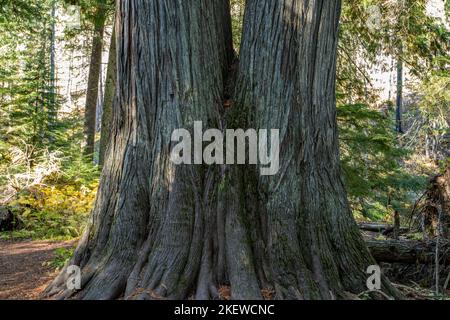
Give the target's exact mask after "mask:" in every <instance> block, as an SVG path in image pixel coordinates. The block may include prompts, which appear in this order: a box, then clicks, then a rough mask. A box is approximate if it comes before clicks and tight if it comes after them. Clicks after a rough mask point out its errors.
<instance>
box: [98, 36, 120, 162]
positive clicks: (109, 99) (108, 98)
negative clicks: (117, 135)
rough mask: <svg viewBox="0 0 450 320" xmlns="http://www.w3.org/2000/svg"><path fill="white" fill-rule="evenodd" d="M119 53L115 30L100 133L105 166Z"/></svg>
mask: <svg viewBox="0 0 450 320" xmlns="http://www.w3.org/2000/svg"><path fill="white" fill-rule="evenodd" d="M116 56H117V51H116V34H115V28H114V30H113V33H112V35H111V45H110V47H109V60H108V70H107V72H106V83H105V95H104V99H103V112H102V122H101V133H100V151H99V164H100V165H101V166H103V164H104V162H105V152H106V147H107V145H108V143H109V141H110V137H111V134H110V133H111V121H112V108H113V103H114V96H115V93H116V83H117V57H116Z"/></svg>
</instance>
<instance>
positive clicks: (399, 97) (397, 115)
mask: <svg viewBox="0 0 450 320" xmlns="http://www.w3.org/2000/svg"><path fill="white" fill-rule="evenodd" d="M400 52H402V48H400ZM402 109H403V61H402V59H401V54H399V56H398V58H397V104H396V111H395V123H396V131H397V132H399V133H403V121H402V112H403V110H402Z"/></svg>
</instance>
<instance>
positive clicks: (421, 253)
mask: <svg viewBox="0 0 450 320" xmlns="http://www.w3.org/2000/svg"><path fill="white" fill-rule="evenodd" d="M366 244H367V247H368V248H369V251H370V253H371V254H372V256H373V257H374V259H375V260H376V261H377V262H388V263H405V264H414V263H419V264H429V263H434V259H435V252H436V242H435V241H428V242H422V241H410V240H366ZM439 252H441V255H440V257H439V259H440V264H441V265H450V242H448V241H446V242H440V243H439Z"/></svg>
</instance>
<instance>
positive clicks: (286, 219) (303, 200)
mask: <svg viewBox="0 0 450 320" xmlns="http://www.w3.org/2000/svg"><path fill="white" fill-rule="evenodd" d="M339 11H340V2H339V1H330V0H327V1H300V0H290V1H276V0H268V1H264V2H260V1H255V0H250V1H248V3H247V8H246V15H245V26H244V37H243V45H242V48H241V51H240V52H241V61H240V64H239V70H238V72H237V79H236V83H235V90H234V94H233V96H234V104H233V105H234V107H232V108H227V109H224V108H223V102H224V100H228V98H229V97H228V94H229V92H228V91H229V88H228V87H229V86H228V84H229V83H230V81H233V79H232V78H230V77H231V75H230V74H228V73H231V74H234V72H233V70H234V67H233V66H231V63H232V61H233V58H234V57H233V51H232V47H231V36H230V35H231V31H230V30H231V27H230V12H229V3H228V1H226V0H202V1H198V0H195V1H194V0H187V1H177V2H174V1H162V0H158V1H157V0H155V1H144V0H122V1H117V17H116V19H117V26H116V27H117V30H116V31H117V44H118V47H117V51H118V52H117V57H118V60H117V69H118V70H117V73H118V79H117V86H116V88H117V92H116V99H115V103H114V108H113V121H112V133H111V138H110V140H111V143H110V144H109V145H108V147H107V152H106V158H105V164H104V168H103V173H102V178H101V183H100V188H99V191H98V197H97V201H96V204H95V207H94V210H93V213H92V215H91V218H90V223H89V225H88V227H87V230H86V232H85V234H84V236H83V238H82V240H81V241H80V243H79V245H78V248H77V250H76V252H75V254H74V256H73V257H72V259H71V261H70V262H69V263H68V265H72V264H75V265H78V266H80V267H81V270H82V289H81V290H80V291H78V292H72V291H69V290H67V289H66V288H65V283H64V281H65V277H66V276H65V270H63V271H62V273H61V274H60V276H58V278H57V279H55V281H54V282H53V283H52V284H51V285H50V286H49V287H48V288H47V290H46V294H47V295H48V296H52V297H60V298H77V299H113V298H118V297H125V298H127V299H160V298H164V299H184V298H188V297H194V298H197V299H209V298H217V297H218V290H217V289H218V287H219V286H220V285H223V284H225V285H230V286H231V294H232V298H233V299H260V298H262V293H261V291H262V290H263V289H270V290H272V291H274V292H275V296H274V297H273V298H276V299H332V298H345V297H347V296H348V295H347V291H350V292H353V293H359V292H363V291H366V288H365V284H366V278H367V275H366V274H365V271H366V269H367V267H368V266H369V265H372V264H375V262H374V260H373V259H372V258H371V256H370V254H369V252H368V250H367V248H366V246H365V244H364V242H363V239H362V237H361V236H360V234H359V230H358V227H357V225H356V223H355V222H354V220H353V218H352V216H351V213H350V210H349V206H348V203H347V200H346V192H345V189H344V186H343V183H342V180H341V176H340V168H339V153H338V143H337V130H336V114H335V113H336V110H335V87H334V86H335V68H336V42H337V31H338V21H339ZM194 121H203V124H204V127H206V126H207V127H208V128H221V129H224V128H237V127H239V128H255V129H280V137H281V151H280V157H281V158H280V164H281V169H280V171H279V173H278V174H277V175H275V176H264V177H263V176H260V175H259V171H258V168H256V167H255V166H251V165H248V166H203V165H180V166H176V165H174V164H173V163H172V162H171V161H170V159H169V157H170V150H171V147H172V146H173V144H172V143H171V141H170V138H171V134H172V131H173V130H174V129H177V128H185V129H188V130H190V131H191V132H192V127H193V122H194ZM383 290H384V291H385V292H386V293H387V294H391V295H393V296H396V297H399V295H397V292H396V291H395V290H394V289H393V288H392V287H391V286H390V284H389V282H388V281H387V280H386V279H383ZM265 292H267V291H265Z"/></svg>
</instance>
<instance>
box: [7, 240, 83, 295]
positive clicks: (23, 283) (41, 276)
mask: <svg viewBox="0 0 450 320" xmlns="http://www.w3.org/2000/svg"><path fill="white" fill-rule="evenodd" d="M73 244H74V243H73V241H64V242H51V241H21V242H13V241H5V240H0V300H6V299H8V300H16V299H26V300H32V299H37V298H38V296H39V294H40V293H41V292H42V291H43V290H44V289H45V287H46V286H47V284H48V283H49V282H50V281H51V280H52V279H53V277H54V276H55V270H54V268H52V267H49V266H46V265H44V263H45V262H48V261H51V260H52V259H53V258H54V251H55V249H58V248H70V247H71V246H73Z"/></svg>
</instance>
